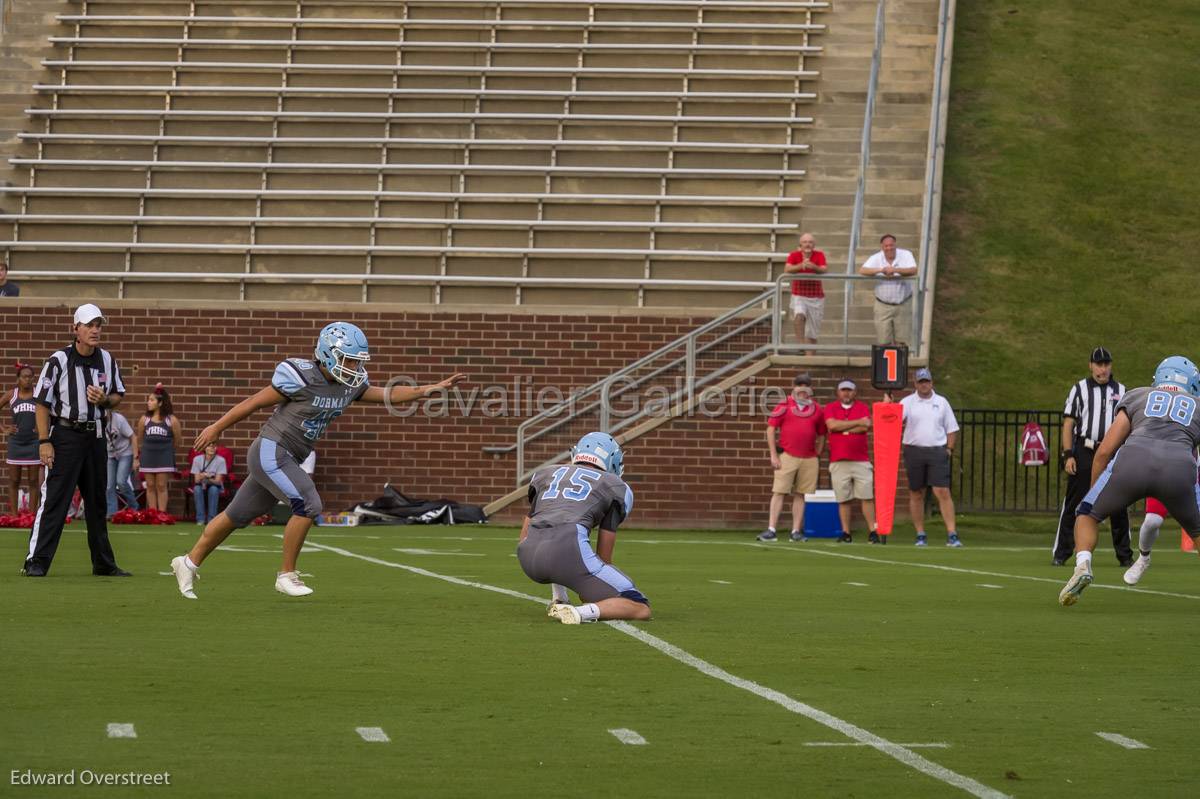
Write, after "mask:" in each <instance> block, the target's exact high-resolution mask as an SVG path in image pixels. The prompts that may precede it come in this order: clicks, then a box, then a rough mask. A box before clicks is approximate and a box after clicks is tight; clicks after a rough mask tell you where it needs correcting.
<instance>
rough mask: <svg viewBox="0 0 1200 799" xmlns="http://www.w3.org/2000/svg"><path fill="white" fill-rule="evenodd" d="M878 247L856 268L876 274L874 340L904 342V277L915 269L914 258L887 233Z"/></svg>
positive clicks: (908, 295)
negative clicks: (878, 248) (877, 249)
mask: <svg viewBox="0 0 1200 799" xmlns="http://www.w3.org/2000/svg"><path fill="white" fill-rule="evenodd" d="M879 246H880V247H881V249H880V250H879V252H877V253H875V254H874V255H872V256H871V257H870V258H868V259H867V261H866V263H864V264H863V265H862V266H860V267H859V268H858V273H859V274H860V275H874V276H875V277H877V278H879V285H878V286H876V287H875V342H876V343H877V344H903V343H904V339H906V338H908V332H909V331H910V330H911V329H912V321H911V320H912V293H913V290H912V285H911V284H910V283H909V282H908V281H906V280H905V279H904V278H906V277H912V276H913V275H915V274H916V273H917V261H916V259H914V258H913V254H912V253H911V252H910V251H908V250H902V249H900V248H899V247H897V246H896V237H895V236H893V235H891V234H890V233H889V234H887V235H886V236H884V237H883V238H881V239H880V240H879Z"/></svg>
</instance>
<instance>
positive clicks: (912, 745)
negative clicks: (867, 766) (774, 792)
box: [804, 741, 950, 749]
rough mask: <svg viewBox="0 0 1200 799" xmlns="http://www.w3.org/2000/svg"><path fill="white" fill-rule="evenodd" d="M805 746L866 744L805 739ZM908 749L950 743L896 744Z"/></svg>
mask: <svg viewBox="0 0 1200 799" xmlns="http://www.w3.org/2000/svg"><path fill="white" fill-rule="evenodd" d="M804 745H805V746H866V745H867V744H864V743H859V742H858V741H805V742H804ZM896 745H897V746H903V747H906V748H908V749H949V748H950V744H948V743H943V742H941V741H933V742H931V743H926V744H922V743H912V744H896Z"/></svg>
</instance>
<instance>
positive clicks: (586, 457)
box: [575, 452, 604, 469]
mask: <svg viewBox="0 0 1200 799" xmlns="http://www.w3.org/2000/svg"><path fill="white" fill-rule="evenodd" d="M575 461H576V462H577V463H578V462H579V461H583V462H584V463H590V464H591V465H593V466H599V467H600V468H601V469H603V468H604V461H603V460H601V459H600V458H599V457H597V456H596V455H593V454H591V453H590V452H580V453H579V454H577V455H576V456H575Z"/></svg>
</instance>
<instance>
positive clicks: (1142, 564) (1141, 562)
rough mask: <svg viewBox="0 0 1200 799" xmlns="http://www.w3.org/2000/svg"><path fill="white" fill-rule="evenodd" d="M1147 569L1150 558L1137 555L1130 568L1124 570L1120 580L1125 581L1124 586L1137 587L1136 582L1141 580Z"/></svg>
mask: <svg viewBox="0 0 1200 799" xmlns="http://www.w3.org/2000/svg"><path fill="white" fill-rule="evenodd" d="M1149 568H1150V558H1148V557H1146V556H1145V555H1138V559H1137V560H1135V561H1134V562H1133V565H1132V566H1130V567H1129V568H1128V569H1126V570H1125V574H1123V575H1121V579H1122V580H1124V581H1125V585H1137V584H1138V580H1140V579H1142V575H1143V574H1145V573H1146V569H1149Z"/></svg>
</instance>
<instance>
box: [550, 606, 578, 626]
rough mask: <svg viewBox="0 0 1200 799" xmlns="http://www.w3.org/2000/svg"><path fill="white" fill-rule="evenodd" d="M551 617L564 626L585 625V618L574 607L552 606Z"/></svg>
mask: <svg viewBox="0 0 1200 799" xmlns="http://www.w3.org/2000/svg"><path fill="white" fill-rule="evenodd" d="M549 615H550V616H551V617H553V618H555V619H558V620H559V621H561V622H562V623H563V624H583V617H582V616H580V615H579V611H578V610H576V608H575V606H574V605H551V606H550V611H549Z"/></svg>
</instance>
